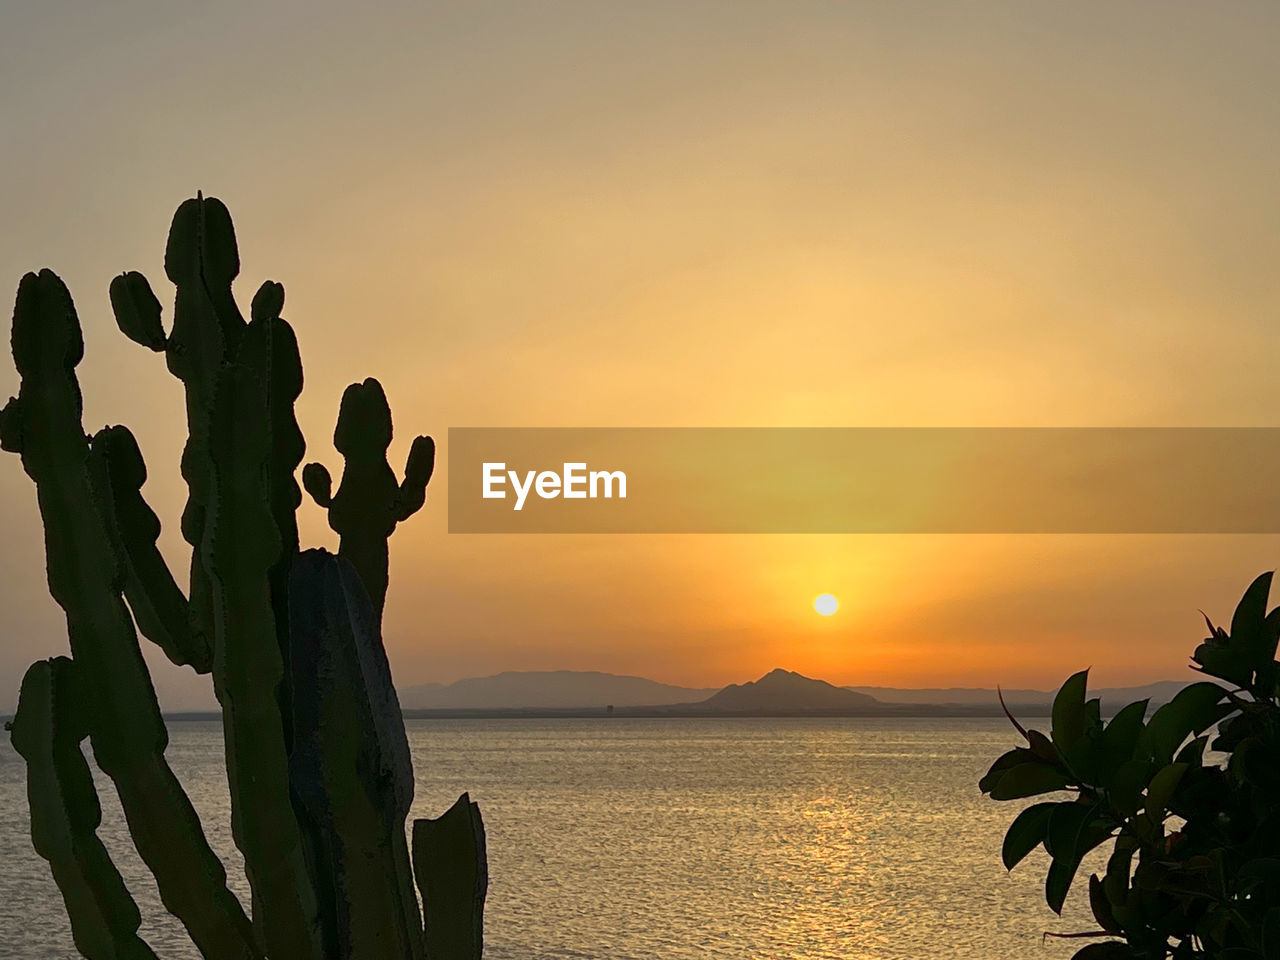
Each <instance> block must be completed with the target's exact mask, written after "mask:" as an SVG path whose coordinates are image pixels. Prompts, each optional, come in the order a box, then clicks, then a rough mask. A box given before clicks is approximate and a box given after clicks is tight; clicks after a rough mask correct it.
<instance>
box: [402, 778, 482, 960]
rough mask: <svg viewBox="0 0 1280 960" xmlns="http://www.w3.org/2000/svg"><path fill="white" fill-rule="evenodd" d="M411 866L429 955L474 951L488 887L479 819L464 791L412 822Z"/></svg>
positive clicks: (459, 954) (479, 946)
mask: <svg viewBox="0 0 1280 960" xmlns="http://www.w3.org/2000/svg"><path fill="white" fill-rule="evenodd" d="M413 866H414V871H415V872H416V874H417V880H418V889H419V890H421V891H422V912H423V915H424V916H425V917H426V930H427V949H428V952H429V954H430V955H431V956H433V957H479V956H480V953H481V951H482V949H483V943H484V898H485V894H486V893H487V892H488V888H489V871H488V869H487V865H486V857H485V841H484V821H483V820H482V819H481V818H480V807H479V805H478V804H476V803H475V802H474V801H473V800H472V799H471V798H470V797H469V796H467V795H466V794H465V793H464V794H463V795H462V796H460V797H459V798H458V800H457V802H456V803H454V805H453V806H452V807H450V808H449V809H448V810H446V811H445V812H444V813H443V814H442V815H441V816H439V817H436V818H435V819H434V820H415V821H414V823H413Z"/></svg>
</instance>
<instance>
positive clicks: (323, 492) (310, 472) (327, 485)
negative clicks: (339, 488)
mask: <svg viewBox="0 0 1280 960" xmlns="http://www.w3.org/2000/svg"><path fill="white" fill-rule="evenodd" d="M302 485H303V486H304V487H306V488H307V493H309V494H311V499H312V500H314V501H315V502H316V503H317V504H318V505H320V506H321V507H324V508H325V509H326V510H327V509H328V508H329V507H330V506H332V505H333V478H332V477H330V476H329V471H328V470H326V469H325V466H324V464H323V463H308V464H307V465H306V466H305V467H303V468H302Z"/></svg>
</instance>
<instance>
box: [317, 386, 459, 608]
mask: <svg viewBox="0 0 1280 960" xmlns="http://www.w3.org/2000/svg"><path fill="white" fill-rule="evenodd" d="M333 445H334V447H336V448H337V450H338V452H339V453H340V454H342V457H343V460H344V464H343V469H342V480H341V482H340V483H339V484H338V492H337V493H332V494H331V493H330V491H331V490H332V487H333V481H332V479H331V478H330V476H329V471H328V470H326V469H325V467H324V465H323V464H320V463H309V464H307V466H306V468H305V469H304V470H303V471H302V482H303V484H304V485H305V486H306V488H307V492H308V493H310V494H311V497H312V499H313V500H315V502H316V503H317V504H319V505H320V506H322V507H325V508H326V509H328V511H329V526H331V527H332V528H333V530H334V532H335V533H337V534H338V536H339V537H340V538H341V540H340V542H339V545H338V553H339V555H340V556H343V557H346V558H347V559H348V560H350V561H351V564H352V565H353V566H354V567H355V568H356V570H357V572H358V573H359V574H360V579H361V580H363V581H364V584H365V587H366V588H367V589H368V591H369V599H370V600H372V601H373V608H374V610H375V611H376V613H377V615H378V618H379V620H381V618H382V608H383V606H384V604H385V603H386V598H387V579H388V566H389V563H388V550H387V540H388V539H389V538H390V536H391V534H392V533H393V532H394V531H395V528H396V525H397V524H398V523H400V521H402V520H407V519H408V518H409V517H411V516H412V515H413V514H414V513H416V512H417V511H418V510H419V509H420V508H421V507H422V505H423V503H424V502H426V498H427V484H428V483H429V482H430V481H431V471H432V470H433V469H434V467H435V459H436V447H435V443H434V442H433V441H432V439H431V438H430V437H416V438H415V439H414V441H413V445H412V446H411V447H410V448H409V459H408V461H407V462H406V464H405V468H404V482H403V483H397V482H396V475H395V473H394V472H393V471H392V469H391V464H390V463H388V462H387V448H388V447H389V446H391V406H390V404H388V403H387V395H386V394H385V393H383V391H382V384H380V383H379V382H378V381H377V380H374V379H372V378H370V379H368V380H366V381H364V383H353V384H351V386H349V387H347V389H346V392H344V393H343V394H342V404H341V406H339V408H338V425H337V427H336V428H334V431H333Z"/></svg>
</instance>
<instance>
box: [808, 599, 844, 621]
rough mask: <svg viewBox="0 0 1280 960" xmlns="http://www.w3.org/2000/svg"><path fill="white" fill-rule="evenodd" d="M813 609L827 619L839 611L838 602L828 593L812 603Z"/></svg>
mask: <svg viewBox="0 0 1280 960" xmlns="http://www.w3.org/2000/svg"><path fill="white" fill-rule="evenodd" d="M813 609H815V610H817V611H818V612H819V613H820V614H822V615H823V616H824V617H829V616H831V615H832V614H833V613H835V612H836V611H837V610H839V609H840V601H839V600H837V599H836V598H835V597H834V596H832V595H831V594H829V593H824V594H822V596H820V597H818V598H817V599H815V600H814V601H813Z"/></svg>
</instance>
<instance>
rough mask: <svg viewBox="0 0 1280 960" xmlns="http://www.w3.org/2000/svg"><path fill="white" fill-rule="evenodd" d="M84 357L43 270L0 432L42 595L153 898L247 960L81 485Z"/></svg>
mask: <svg viewBox="0 0 1280 960" xmlns="http://www.w3.org/2000/svg"><path fill="white" fill-rule="evenodd" d="M83 352H84V345H83V340H82V339H81V334H80V322H79V320H78V319H77V317H76V312H75V306H74V304H73V303H72V301H71V294H70V293H69V292H68V291H67V288H66V287H65V286H64V285H63V283H62V281H61V280H59V279H58V277H57V276H56V275H55V274H53V273H52V272H51V271H48V270H43V271H41V272H40V273H39V274H32V273H29V274H27V275H26V276H25V277H23V278H22V282H21V284H20V285H19V287H18V297H17V303H16V305H15V307H14V314H13V359H14V362H15V364H16V366H17V368H18V373H19V374H21V375H22V384H21V387H20V389H19V392H18V396H17V398H16V399H13V400H10V401H9V403H8V405H6V407H5V412H4V420H5V423H4V426H3V429H0V434H3V436H4V438H5V440H6V446H7V449H10V450H16V452H19V453H21V455H22V466H23V469H24V470H26V472H27V474H28V475H29V476H30V477H31V479H32V480H34V481H35V483H36V491H37V498H38V500H39V504H40V513H41V515H42V517H43V520H44V531H45V554H46V562H47V567H48V579H49V591H50V593H51V594H52V595H53V598H54V600H55V601H57V603H58V605H59V606H61V607H62V609H63V610H64V611H65V612H66V617H67V634H68V639H69V640H70V644H71V653H72V657H73V658H74V660H75V661H76V663H77V664H79V665H80V667H81V668H82V670H83V672H84V673H85V674H86V675H87V676H89V677H91V678H92V682H93V695H92V697H91V698H90V699H91V710H90V717H89V737H90V742H91V743H92V745H93V755H94V759H95V760H96V761H97V763H98V766H99V767H101V768H102V770H103V772H104V773H106V774H107V776H109V777H110V778H111V779H112V781H113V782H114V783H115V786H116V791H117V793H118V794H119V795H120V803H121V806H122V807H123V808H124V813H125V817H126V819H127V820H128V823H129V830H130V832H131V833H132V835H133V839H134V844H135V846H136V847H137V848H138V853H139V855H140V856H141V857H142V859H143V860H144V861H145V862H146V864H147V866H148V867H149V868H150V869H151V871H152V873H153V874H154V875H155V878H156V884H157V886H158V887H159V890H160V897H161V899H162V901H163V902H164V905H165V907H166V908H168V910H169V911H170V912H171V913H173V914H174V915H175V916H177V917H178V919H179V920H180V921H182V923H183V925H184V926H185V927H186V928H187V931H188V933H190V934H191V938H192V940H193V941H194V942H195V943H196V945H197V946H198V947H199V948H200V949H201V951H202V952H204V953H205V954H206V955H207V956H219V957H222V956H225V957H256V956H258V955H259V951H258V950H257V949H256V947H255V945H254V942H253V939H252V937H251V933H250V930H249V924H248V921H247V920H246V918H245V915H244V911H243V910H242V909H241V907H240V905H239V903H237V902H236V899H235V897H234V896H232V894H231V893H230V891H229V890H227V887H226V871H225V868H224V867H223V865H222V863H221V862H220V861H219V860H218V858H217V857H216V856H215V855H214V853H213V851H212V850H211V849H210V847H209V844H208V842H207V841H206V840H205V837H204V833H203V831H202V830H201V827H200V821H199V820H198V818H197V817H196V814H195V810H194V809H193V808H192V806H191V802H190V800H189V799H188V798H187V795H186V794H185V793H184V792H183V790H182V787H181V785H180V784H179V783H178V780H177V778H176V777H175V776H174V775H173V771H171V770H170V769H169V765H168V764H167V763H166V762H165V759H164V751H165V748H166V747H167V746H168V740H169V737H168V732H167V731H166V730H165V726H164V721H163V720H162V719H161V717H160V706H159V704H158V703H157V702H156V696H155V691H154V690H153V689H152V686H151V676H150V674H149V673H148V672H147V667H146V663H145V662H144V661H143V659H142V650H141V649H140V648H139V646H138V638H137V634H135V633H134V629H133V621H132V618H131V617H130V614H129V610H128V608H127V607H126V606H125V602H124V599H123V596H122V593H123V581H124V577H123V575H122V573H121V571H120V561H119V558H118V557H117V556H116V553H115V550H114V548H113V545H112V538H111V536H110V534H109V532H108V529H107V526H106V523H105V522H104V519H103V512H102V511H101V510H100V509H99V508H98V506H97V504H96V500H95V496H94V490H93V484H92V481H91V478H90V475H91V468H90V453H89V444H88V441H87V440H86V438H85V434H84V428H83V427H82V426H81V397H80V386H79V384H78V383H77V381H76V377H75V367H76V365H77V364H78V363H79V362H80V359H81V357H82V355H83Z"/></svg>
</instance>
